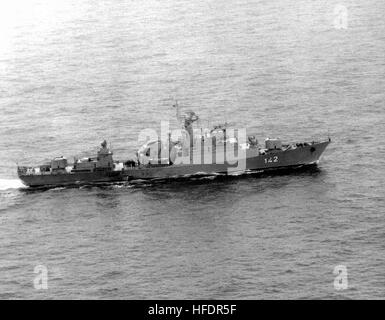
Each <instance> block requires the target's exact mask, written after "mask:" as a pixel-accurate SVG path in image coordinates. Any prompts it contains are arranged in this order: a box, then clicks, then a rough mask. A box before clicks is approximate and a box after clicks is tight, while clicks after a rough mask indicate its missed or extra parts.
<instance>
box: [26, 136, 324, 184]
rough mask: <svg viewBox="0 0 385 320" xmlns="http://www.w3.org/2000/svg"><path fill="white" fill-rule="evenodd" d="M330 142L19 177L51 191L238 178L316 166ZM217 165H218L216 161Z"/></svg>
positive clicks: (27, 182)
mask: <svg viewBox="0 0 385 320" xmlns="http://www.w3.org/2000/svg"><path fill="white" fill-rule="evenodd" d="M329 143H330V141H325V142H320V143H314V144H310V145H304V146H301V147H298V148H294V149H289V150H285V151H282V150H272V151H269V152H268V153H266V154H264V155H260V154H259V151H258V149H248V150H246V158H245V159H244V161H243V162H242V161H241V162H238V163H234V164H231V163H229V162H227V161H223V162H224V163H209V164H204V161H205V159H204V157H203V158H202V160H203V161H201V162H202V163H200V164H194V163H193V164H174V165H170V166H139V167H132V168H125V169H124V170H122V171H100V172H71V173H61V174H59V173H58V174H52V173H51V174H41V175H19V178H20V179H21V180H22V181H23V183H24V184H25V185H27V186H30V187H53V186H68V185H84V184H99V183H114V182H124V181H130V180H136V179H168V178H178V177H185V176H191V175H214V174H230V175H232V174H242V173H243V172H245V171H257V172H265V171H269V172H271V171H275V170H282V169H289V170H290V169H295V168H298V167H303V166H307V165H314V164H317V163H318V161H319V159H320V157H321V155H322V154H323V152H324V151H325V148H326V147H327V146H328V144H329ZM218 162H219V161H218Z"/></svg>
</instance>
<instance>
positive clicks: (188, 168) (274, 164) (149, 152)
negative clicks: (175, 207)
mask: <svg viewBox="0 0 385 320" xmlns="http://www.w3.org/2000/svg"><path fill="white" fill-rule="evenodd" d="M175 107H176V110H177V120H178V121H179V122H180V123H181V124H182V130H178V131H177V133H178V134H176V135H173V132H168V133H167V137H168V139H166V141H162V140H160V139H155V140H150V141H147V142H146V143H144V144H143V145H142V146H141V147H140V148H139V149H138V150H137V152H136V154H135V157H134V158H133V159H129V160H126V161H124V162H121V161H115V160H114V159H113V153H112V152H111V150H110V148H108V147H107V142H106V141H103V143H102V144H101V147H100V149H99V151H98V152H97V156H96V157H90V158H81V159H77V158H75V159H74V162H73V163H72V164H70V163H68V161H67V159H66V158H64V157H62V156H61V157H56V158H54V159H52V160H51V162H50V163H48V164H43V165H40V166H36V167H25V166H18V176H19V178H20V179H21V180H22V181H23V183H24V184H26V185H28V186H31V187H41V186H45V187H52V186H65V185H76V184H94V183H110V182H122V181H130V180H133V179H166V178H173V177H185V176H191V175H197V174H199V175H215V174H226V175H228V174H230V175H232V174H242V173H244V172H249V171H257V172H264V171H276V170H281V169H295V168H298V167H303V166H308V165H316V164H318V162H319V159H320V157H321V155H322V154H323V152H324V150H325V148H326V147H327V146H328V144H329V143H330V138H329V139H327V140H325V141H321V142H315V141H313V142H310V143H309V142H303V143H294V144H284V143H282V141H281V140H280V139H278V138H274V139H270V138H268V139H266V140H265V141H264V144H263V145H260V144H259V142H258V140H257V139H256V137H255V135H247V133H246V132H245V130H234V129H232V128H230V127H229V124H227V123H224V124H220V125H216V126H214V127H213V128H211V129H208V128H202V127H201V128H199V127H198V128H193V125H194V124H195V123H196V122H197V121H198V120H199V117H198V116H197V115H196V114H195V113H194V112H192V111H189V112H186V113H185V114H184V115H182V114H181V113H180V110H179V106H178V105H177V104H176V105H175ZM161 136H162V135H161Z"/></svg>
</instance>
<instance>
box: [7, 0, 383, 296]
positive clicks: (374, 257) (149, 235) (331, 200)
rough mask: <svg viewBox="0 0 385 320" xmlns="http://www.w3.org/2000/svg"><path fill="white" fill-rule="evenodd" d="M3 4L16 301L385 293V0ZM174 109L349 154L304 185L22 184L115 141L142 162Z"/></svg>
mask: <svg viewBox="0 0 385 320" xmlns="http://www.w3.org/2000/svg"><path fill="white" fill-rule="evenodd" d="M337 4H342V5H344V6H346V8H347V9H348V26H347V28H346V29H337V28H335V25H334V19H335V16H334V8H335V6H336V5H337ZM0 8H1V10H0V18H1V19H0V108H1V117H0V149H1V155H0V199H1V203H0V297H1V298H3V299H13V298H44V299H45V298H54V299H57V298H74V299H78V298H103V299H110V298H127V299H133V298H139V299H140V298H146V299H147V298H216V299H220V298H240V299H253V298H255V299H259V298H272V299H277V298H289V299H292V298H304V299H309V298H331V299H333V298H348V299H356V298H375V299H378V298H384V295H385V272H384V271H385V269H384V264H385V245H384V236H385V233H384V230H385V229H384V226H385V218H384V211H385V210H384V208H385V205H384V194H385V188H384V165H385V160H384V156H385V148H384V144H383V143H384V140H385V134H384V120H385V117H384V102H385V93H384V88H385V59H384V52H385V36H384V35H385V21H384V19H383V13H384V10H385V3H384V2H383V1H382V0H367V1H353V0H346V1H333V0H330V1H329V0H325V1H318V2H317V3H316V4H315V3H313V2H310V1H304V0H303V1H298V0H295V1H294V0H289V1H288V0H285V1H283V0H279V1H247V0H243V1H241V0H239V1H221V0H219V1H218V0H215V1H206V2H195V1H184V0H181V1H177V0H166V1H163V0H162V1H155V0H151V1H136V0H133V1H119V2H118V1H112V0H111V1H98V2H95V1H88V0H82V1H48V0H40V1H38V0H34V1H26V0H25V1H22V0H18V1H2V3H1V5H0ZM174 98H177V99H178V100H179V101H180V102H181V103H183V104H185V105H188V106H191V109H193V110H194V111H195V112H197V113H198V114H200V115H201V116H202V118H204V119H210V120H211V121H213V122H220V121H223V120H231V121H233V122H234V123H235V124H236V125H237V126H238V127H248V128H252V129H253V130H254V131H255V132H256V133H257V135H258V137H259V138H264V137H266V136H279V137H281V138H282V139H284V140H285V141H295V140H305V139H306V140H310V139H314V138H317V137H318V138H319V137H326V136H327V132H328V131H329V133H330V135H331V136H332V138H333V144H331V145H330V146H329V147H328V149H327V150H326V153H325V155H324V157H323V158H322V160H321V163H320V166H319V170H312V171H307V172H300V173H297V174H290V175H282V176H266V177H263V178H260V177H255V176H246V177H238V178H231V179H222V178H220V179H203V180H199V179H197V180H192V181H184V182H177V181H174V182H169V183H167V184H160V183H157V184H151V183H147V184H143V183H136V184H130V185H120V186H106V187H86V188H80V189H61V188H58V189H53V190H48V191H37V192H35V191H31V190H28V189H25V188H20V187H21V184H20V182H19V181H18V180H17V177H16V167H15V162H16V161H19V162H20V163H26V164H38V163H41V162H44V161H46V160H48V159H50V158H52V157H54V156H58V155H65V156H68V157H70V156H73V155H84V154H85V153H84V152H86V151H88V152H94V151H95V148H93V146H97V145H98V144H99V143H100V141H101V140H102V139H104V138H105V139H108V140H110V141H111V142H112V144H113V149H114V151H115V158H117V159H125V158H128V157H130V156H131V154H132V153H133V152H134V150H135V148H136V147H137V145H138V141H137V138H138V132H139V131H140V130H142V129H144V128H152V127H154V128H158V127H159V122H160V120H172V119H173V118H174V111H173V110H172V108H171V107H170V105H171V104H172V102H173V99H174ZM172 121H174V120H172ZM172 123H174V124H175V121H174V122H172ZM36 265H44V266H46V267H47V268H48V290H36V289H34V286H33V279H34V277H36V274H34V272H33V271H34V267H35V266H36ZM337 265H345V266H346V267H347V270H348V281H349V284H348V289H346V290H343V291H336V290H335V288H334V286H333V282H334V277H335V275H334V274H333V270H334V267H335V266H337Z"/></svg>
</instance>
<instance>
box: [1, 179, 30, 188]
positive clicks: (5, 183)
mask: <svg viewBox="0 0 385 320" xmlns="http://www.w3.org/2000/svg"><path fill="white" fill-rule="evenodd" d="M25 187H26V186H25V185H24V184H23V183H22V182H21V180H19V179H0V190H8V189H19V188H25Z"/></svg>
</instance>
